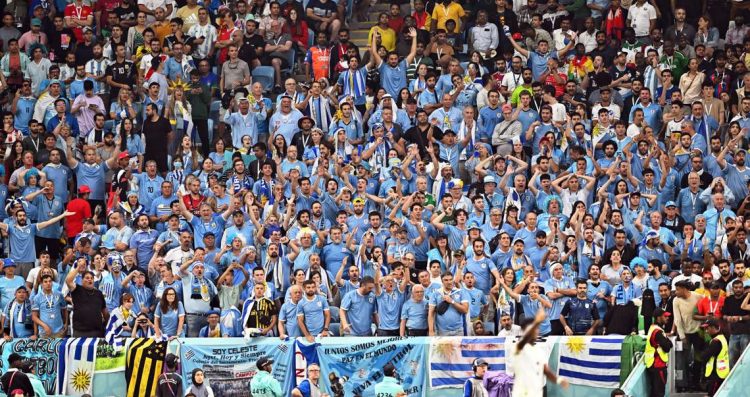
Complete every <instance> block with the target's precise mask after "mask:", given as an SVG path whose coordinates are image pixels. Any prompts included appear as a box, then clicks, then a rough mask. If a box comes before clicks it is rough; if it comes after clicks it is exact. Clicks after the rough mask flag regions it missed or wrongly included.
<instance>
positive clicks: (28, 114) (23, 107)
mask: <svg viewBox="0 0 750 397" xmlns="http://www.w3.org/2000/svg"><path fill="white" fill-rule="evenodd" d="M34 105H36V98H33V97H21V98H18V103H16V114H15V118H14V119H13V127H15V128H16V129H17V130H19V131H21V132H22V133H23V134H24V135H29V121H31V118H32V117H34Z"/></svg>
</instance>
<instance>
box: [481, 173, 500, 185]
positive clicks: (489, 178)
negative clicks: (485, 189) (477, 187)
mask: <svg viewBox="0 0 750 397" xmlns="http://www.w3.org/2000/svg"><path fill="white" fill-rule="evenodd" d="M483 182H484V183H494V184H496V185H497V181H496V180H495V177H493V176H492V175H485V177H484V179H483Z"/></svg>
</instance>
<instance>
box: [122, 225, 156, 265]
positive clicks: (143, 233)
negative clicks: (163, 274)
mask: <svg viewBox="0 0 750 397" xmlns="http://www.w3.org/2000/svg"><path fill="white" fill-rule="evenodd" d="M158 238H159V232H157V231H156V230H154V229H148V230H138V231H136V232H135V233H133V235H132V236H130V241H129V244H128V245H129V246H130V248H133V249H135V258H136V261H137V262H136V263H138V267H140V268H141V269H146V268H148V262H149V261H150V260H151V257H152V256H153V255H154V243H156V240H157V239H158Z"/></svg>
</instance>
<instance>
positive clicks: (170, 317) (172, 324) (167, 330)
mask: <svg viewBox="0 0 750 397" xmlns="http://www.w3.org/2000/svg"><path fill="white" fill-rule="evenodd" d="M133 309H135V306H133ZM184 315H185V308H184V307H183V306H182V302H177V310H174V309H170V310H169V311H168V312H166V313H164V312H162V311H161V305H156V310H155V312H154V317H158V318H159V321H161V323H160V324H159V325H160V328H161V333H162V334H164V335H166V336H180V335H182V330H178V329H177V325H178V322H179V320H180V316H184Z"/></svg>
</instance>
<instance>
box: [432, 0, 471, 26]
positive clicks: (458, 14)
mask: <svg viewBox="0 0 750 397" xmlns="http://www.w3.org/2000/svg"><path fill="white" fill-rule="evenodd" d="M465 15H466V12H464V8H463V7H461V4H458V3H456V2H453V3H450V4H448V6H447V7H446V6H445V4H436V5H435V8H433V10H432V19H433V20H434V21H436V22H437V28H438V29H445V21H447V20H449V19H452V20H454V21H456V31H457V32H460V31H461V18H463V17H464V16H465Z"/></svg>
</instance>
